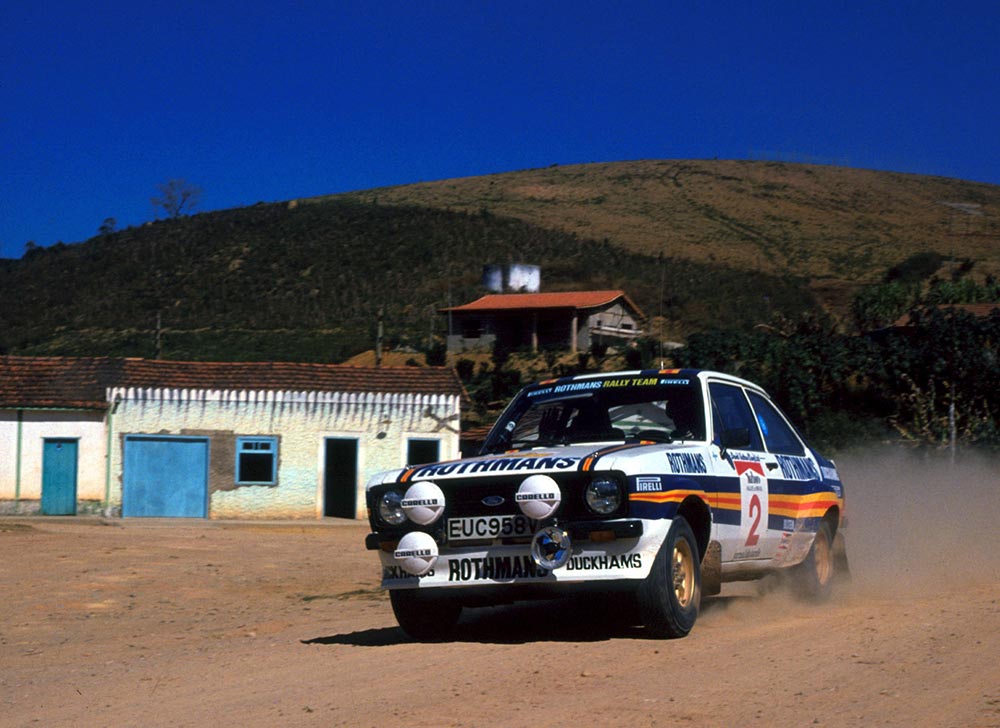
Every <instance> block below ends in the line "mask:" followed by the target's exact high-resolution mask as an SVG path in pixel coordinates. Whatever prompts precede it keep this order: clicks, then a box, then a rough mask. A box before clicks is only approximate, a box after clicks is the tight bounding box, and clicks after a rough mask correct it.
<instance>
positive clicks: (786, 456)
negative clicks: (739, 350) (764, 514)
mask: <svg viewBox="0 0 1000 728" xmlns="http://www.w3.org/2000/svg"><path fill="white" fill-rule="evenodd" d="M747 394H748V397H749V400H750V405H751V406H752V407H753V410H754V415H755V417H756V420H757V423H758V426H759V428H760V431H761V434H762V436H763V439H764V447H765V449H766V450H767V451H768V453H769V454H770V455H771V456H773V457H774V458H775V460H776V461H777V463H778V469H777V471H776V473H775V474H774V477H773V478H771V479H770V481H769V484H770V491H771V499H770V527H771V529H772V530H773V531H775V532H776V533H778V534H781V535H782V537H783V538H784V539H787V538H789V537H790V536H791V533H792V532H794V531H797V530H815V526H814V525H811V524H810V523H809V522H807V521H808V519H809V518H810V513H811V510H810V495H811V494H814V493H817V492H818V491H821V490H823V489H824V488H823V486H822V475H821V474H820V469H819V465H818V463H817V462H816V460H815V457H814V456H813V454H812V452H810V450H809V448H807V447H806V446H805V443H804V442H803V440H802V438H801V437H799V435H798V433H797V432H796V431H795V428H794V427H792V426H791V424H789V422H788V419H787V418H786V417H785V416H784V415H783V414H782V413H781V411H780V410H779V409H778V408H777V407H776V406H775V405H774V403H773V402H771V401H770V400H769V399H767V398H766V397H764V396H763V395H762V394H760V393H758V392H754V391H752V390H751V391H748V393H747Z"/></svg>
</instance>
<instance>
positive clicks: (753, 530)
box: [709, 381, 781, 563]
mask: <svg viewBox="0 0 1000 728" xmlns="http://www.w3.org/2000/svg"><path fill="white" fill-rule="evenodd" d="M709 394H710V398H711V405H712V428H713V455H714V457H713V458H712V462H713V466H714V468H715V474H716V476H717V480H716V482H717V483H718V484H719V494H718V498H717V501H716V502H717V508H716V513H715V518H714V519H713V521H714V524H713V525H714V528H715V534H714V538H715V540H717V541H718V542H719V545H720V547H721V556H722V561H723V562H724V563H725V562H736V561H741V562H760V561H766V560H769V559H772V558H773V557H774V555H775V553H776V551H777V549H778V546H779V544H780V541H781V532H780V531H774V530H773V529H771V528H770V519H769V514H770V509H769V503H770V493H771V489H770V483H771V479H772V477H774V476H775V475H776V474H780V466H779V465H778V459H777V457H776V456H775V455H774V454H773V453H769V452H767V450H766V448H765V447H764V441H763V438H762V436H761V432H760V427H759V425H758V423H757V419H756V417H755V415H754V412H753V410H752V409H751V407H750V402H749V400H748V399H747V395H746V392H745V391H744V389H743V387H741V386H739V385H737V384H734V383H730V382H720V381H714V382H710V383H709Z"/></svg>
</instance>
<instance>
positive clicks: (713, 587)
mask: <svg viewBox="0 0 1000 728" xmlns="http://www.w3.org/2000/svg"><path fill="white" fill-rule="evenodd" d="M845 564H846V561H845ZM721 591H722V546H720V545H719V542H718V541H712V542H711V543H709V544H708V549H707V550H706V552H705V558H704V559H702V562H701V595H702V596H707V597H714V596H715V595H716V594H719V593H720V592H721Z"/></svg>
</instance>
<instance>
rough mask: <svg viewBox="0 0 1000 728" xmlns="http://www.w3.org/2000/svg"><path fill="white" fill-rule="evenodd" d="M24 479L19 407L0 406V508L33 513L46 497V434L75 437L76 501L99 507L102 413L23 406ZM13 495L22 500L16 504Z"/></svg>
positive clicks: (103, 440)
mask: <svg viewBox="0 0 1000 728" xmlns="http://www.w3.org/2000/svg"><path fill="white" fill-rule="evenodd" d="M21 417H22V421H21V426H20V438H21V478H20V493H18V492H17V491H18V483H17V439H18V421H17V411H16V410H3V411H0V501H4V502H6V503H7V505H6V506H4V507H3V509H2V510H8V511H17V512H33V511H37V510H38V502H39V501H40V499H41V497H42V444H43V441H44V439H45V438H54V437H60V438H72V439H76V440H78V441H79V445H78V450H77V458H78V460H77V486H76V487H77V503H78V504H79V505H78V507H79V508H80V510H83V511H86V510H88V509H91V508H92V509H94V510H97V509H99V508H100V505H101V503H102V502H103V500H104V484H105V463H106V460H105V453H106V450H107V440H106V437H105V433H106V430H105V428H104V413H102V412H90V411H73V410H21ZM15 498H19V500H20V501H21V503H20V504H18V505H16V506H15V505H14V504H13V501H14V499H15Z"/></svg>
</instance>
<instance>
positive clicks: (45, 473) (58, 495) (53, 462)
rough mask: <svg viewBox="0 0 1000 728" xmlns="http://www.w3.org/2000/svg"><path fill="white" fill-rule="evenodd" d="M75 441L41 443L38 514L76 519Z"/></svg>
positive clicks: (53, 439) (48, 440) (56, 440)
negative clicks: (40, 495) (40, 502)
mask: <svg viewBox="0 0 1000 728" xmlns="http://www.w3.org/2000/svg"><path fill="white" fill-rule="evenodd" d="M76 456H77V441H76V440H69V439H66V438H51V439H49V438H46V439H45V440H44V441H43V442H42V513H43V514H44V515H46V516H75V515H76Z"/></svg>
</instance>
